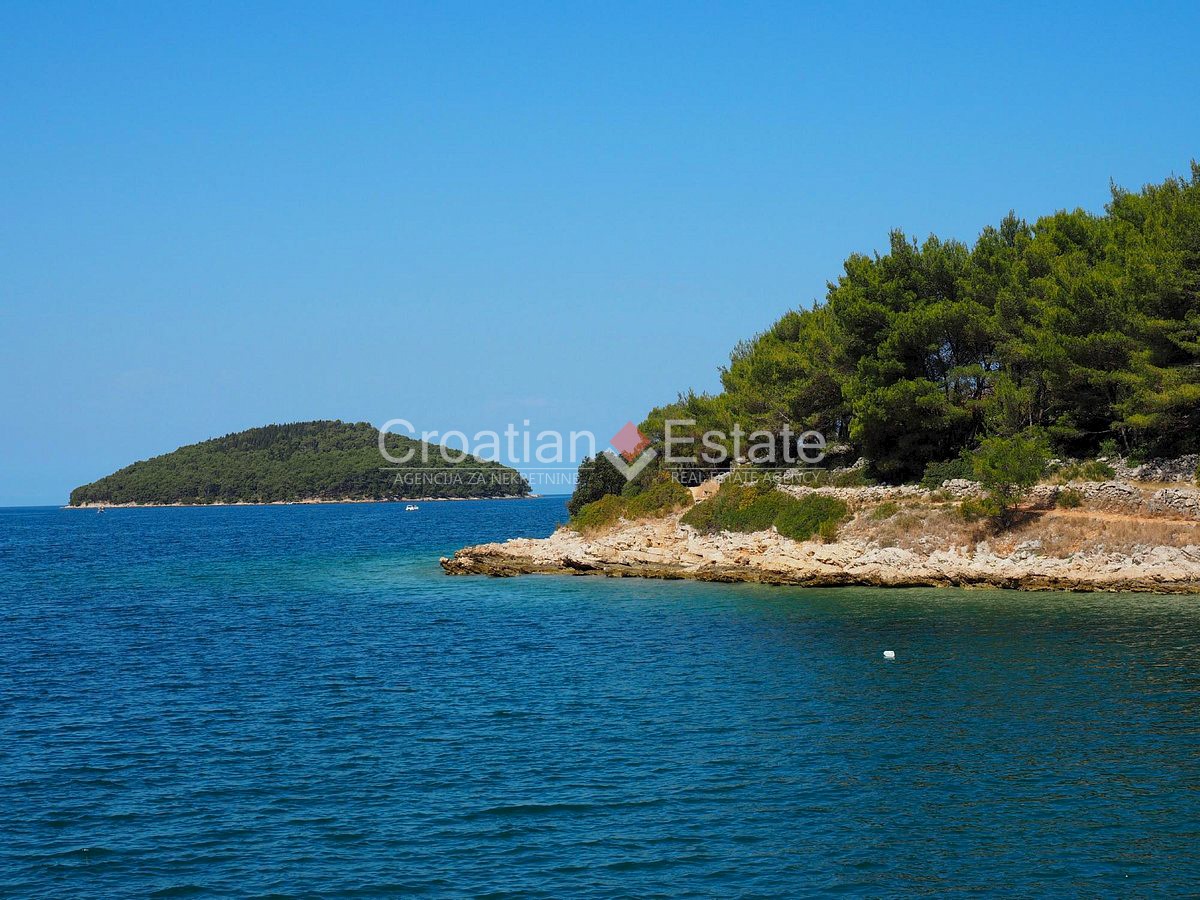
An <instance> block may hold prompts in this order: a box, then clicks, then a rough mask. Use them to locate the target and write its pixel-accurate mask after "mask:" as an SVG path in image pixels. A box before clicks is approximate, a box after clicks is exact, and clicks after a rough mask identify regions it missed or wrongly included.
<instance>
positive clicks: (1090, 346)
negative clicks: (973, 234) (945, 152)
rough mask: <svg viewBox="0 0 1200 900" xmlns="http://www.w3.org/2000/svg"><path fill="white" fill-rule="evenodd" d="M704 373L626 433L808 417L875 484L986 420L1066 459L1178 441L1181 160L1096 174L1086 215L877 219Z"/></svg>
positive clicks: (1192, 186) (1189, 411)
mask: <svg viewBox="0 0 1200 900" xmlns="http://www.w3.org/2000/svg"><path fill="white" fill-rule="evenodd" d="M721 382H722V386H723V390H722V391H721V392H720V393H719V394H716V395H708V394H697V393H687V394H684V395H681V396H680V397H679V399H678V400H677V401H676V402H675V403H672V404H669V405H667V406H663V407H660V408H658V409H655V410H653V411H652V412H651V413H650V415H649V416H648V417H647V419H646V421H645V422H643V423H642V426H641V427H642V431H643V432H644V433H645V434H646V435H647V436H649V437H651V439H653V440H655V441H656V442H660V443H661V441H662V438H663V421H664V420H665V419H667V418H672V419H695V420H696V423H697V424H696V426H695V429H694V431H695V432H696V434H699V433H702V432H704V431H706V430H709V429H720V430H722V431H728V430H729V429H731V428H732V426H733V423H735V422H737V423H740V424H741V425H742V426H743V427H744V428H746V429H750V428H755V429H764V430H768V431H773V432H776V433H777V432H778V430H779V429H781V428H782V427H783V426H784V425H785V424H786V425H789V426H790V427H791V428H792V429H794V430H804V429H807V428H814V429H817V430H819V431H821V432H822V433H824V434H825V436H826V437H827V439H828V440H829V441H830V442H831V443H834V442H840V443H845V444H848V445H850V447H851V448H852V452H853V454H854V455H856V456H862V457H865V458H866V460H867V462H868V471H869V474H870V475H871V476H873V477H874V478H875V479H878V480H880V481H884V482H890V483H899V482H908V481H915V480H917V479H920V478H921V477H922V475H923V474H924V473H925V471H926V468H927V467H928V466H930V465H931V464H933V465H934V466H937V465H938V464H939V463H944V461H947V460H955V459H958V458H960V457H961V456H962V455H963V454H964V452H970V451H971V450H972V449H973V448H975V447H977V446H978V445H979V444H980V442H981V441H982V440H984V439H985V438H988V437H1002V438H1004V437H1015V436H1017V435H1026V436H1028V435H1036V436H1037V438H1038V440H1041V441H1044V442H1045V444H1046V445H1047V446H1048V447H1049V448H1050V450H1051V451H1053V452H1054V453H1056V454H1059V455H1062V456H1065V457H1072V458H1088V457H1093V456H1095V455H1097V454H1099V453H1101V452H1102V451H1103V452H1108V453H1111V452H1113V451H1116V452H1119V453H1121V454H1123V455H1126V456H1132V457H1134V458H1138V457H1144V458H1146V457H1159V456H1171V455H1179V454H1183V453H1189V452H1196V451H1197V450H1198V449H1200V165H1198V164H1196V163H1195V162H1193V163H1192V165H1191V172H1190V176H1189V177H1171V178H1168V179H1166V180H1165V181H1163V182H1162V183H1161V184H1154V185H1149V186H1147V187H1144V188H1143V189H1141V190H1140V191H1128V190H1124V189H1122V188H1119V187H1116V186H1113V187H1112V199H1111V200H1110V201H1109V203H1108V204H1107V205H1106V207H1105V211H1104V212H1103V214H1099V215H1097V214H1093V213H1090V212H1087V211H1085V210H1082V209H1076V210H1074V211H1073V212H1065V211H1064V212H1058V213H1055V214H1053V215H1048V216H1044V217H1042V218H1040V219H1038V220H1037V221H1035V222H1033V223H1029V222H1027V221H1026V220H1024V219H1021V218H1019V217H1018V216H1016V215H1015V214H1013V213H1010V214H1009V215H1007V216H1005V217H1004V218H1003V219H1002V220H1001V221H1000V222H999V224H997V225H995V226H988V227H986V228H984V229H983V231H982V232H981V233H980V235H979V237H978V239H977V240H976V241H975V243H974V244H973V245H970V246H968V245H967V244H964V243H962V242H960V241H956V240H943V239H940V238H938V237H935V236H930V237H929V238H927V239H925V240H924V241H917V240H914V239H912V238H910V237H909V236H907V235H905V234H903V233H902V232H900V231H894V232H892V234H891V241H890V247H889V249H888V251H887V252H886V253H883V254H878V253H877V254H874V255H865V254H859V253H856V254H853V255H851V256H850V257H849V258H848V259H847V260H846V261H845V264H844V271H843V272H842V274H841V275H840V276H839V277H838V278H837V280H836V281H833V282H830V283H829V284H828V290H827V293H826V295H825V298H824V301H823V302H818V303H816V304H815V305H814V306H813V307H812V308H809V309H800V310H796V311H792V312H788V313H787V314H786V315H784V316H783V317H782V318H781V319H780V320H779V321H778V322H776V323H775V324H774V325H773V326H771V327H770V328H769V329H767V330H766V331H765V332H763V333H762V334H759V335H758V336H757V337H754V338H753V339H751V340H748V341H744V342H742V343H740V344H738V345H737V347H735V348H734V350H733V353H732V357H731V359H730V362H729V365H728V366H727V367H725V368H724V369H723V370H722V373H721ZM674 433H678V432H674Z"/></svg>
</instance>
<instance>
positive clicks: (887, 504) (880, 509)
mask: <svg viewBox="0 0 1200 900" xmlns="http://www.w3.org/2000/svg"><path fill="white" fill-rule="evenodd" d="M899 511H900V504H899V503H896V502H895V501H893V500H884V501H883V502H882V503H880V504H879V505H878V506H877V507H875V508H874V509H873V510H871V519H872V520H873V521H876V522H882V521H883V520H884V519H890V518H891V517H892V516H894V515H895V514H896V513H898V512H899Z"/></svg>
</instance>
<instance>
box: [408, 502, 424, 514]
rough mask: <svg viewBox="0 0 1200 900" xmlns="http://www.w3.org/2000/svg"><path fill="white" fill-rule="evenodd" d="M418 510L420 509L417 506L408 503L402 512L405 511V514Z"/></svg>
mask: <svg viewBox="0 0 1200 900" xmlns="http://www.w3.org/2000/svg"><path fill="white" fill-rule="evenodd" d="M420 508H421V507H419V506H417V504H415V503H410V504H408V506H406V507H404V511H405V512H412V511H413V510H416V509H420Z"/></svg>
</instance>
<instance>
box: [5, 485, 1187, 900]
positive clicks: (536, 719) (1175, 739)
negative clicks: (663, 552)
mask: <svg viewBox="0 0 1200 900" xmlns="http://www.w3.org/2000/svg"><path fill="white" fill-rule="evenodd" d="M564 518H565V512H564V509H563V504H562V501H561V500H558V499H545V500H533V501H523V502H513V501H508V502H505V501H491V502H469V503H425V504H422V505H421V509H420V510H419V511H418V512H405V511H404V509H403V507H402V506H400V505H389V504H371V505H346V506H295V507H242V508H208V509H146V510H131V509H113V510H109V511H108V512H106V513H105V514H103V515H97V514H96V513H94V512H91V511H77V510H58V509H3V510H0V895H4V896H14V897H21V896H46V897H56V898H62V897H121V896H147V895H150V896H220V897H233V896H236V897H241V896H265V895H273V896H317V895H320V896H329V897H346V896H355V897H365V896H374V895H383V894H392V895H422V894H423V895H432V896H490V897H509V896H512V897H518V896H520V897H553V898H559V897H574V896H594V897H613V896H638V897H649V896H662V897H684V896H713V897H730V896H761V897H768V896H787V897H793V896H802V895H809V894H823V893H842V894H847V895H870V896H881V895H894V894H909V893H913V894H929V895H933V894H943V893H953V892H971V893H981V894H987V893H1004V894H1013V893H1015V894H1017V895H1030V894H1046V893H1051V894H1058V895H1061V894H1068V895H1070V894H1080V893H1087V894H1094V893H1105V894H1109V893H1115V892H1126V891H1133V892H1135V893H1141V894H1145V893H1149V892H1152V891H1153V892H1170V893H1177V894H1183V893H1193V892H1194V891H1195V890H1196V888H1197V884H1200V861H1198V856H1200V647H1198V646H1197V644H1198V640H1197V638H1198V637H1200V601H1198V600H1197V599H1194V598H1172V597H1155V596H1118V595H1074V594H1018V593H1007V592H962V591H949V590H923V589H921V590H918V589H912V590H890V591H888V590H861V589H849V588H846V589H821V590H803V589H791V588H768V587H757V586H738V585H705V584H693V583H688V582H683V581H674V582H658V581H641V580H634V579H631V580H619V579H597V578H569V577H525V578H512V579H488V578H461V577H460V578H450V577H446V576H444V575H443V574H442V573H441V570H440V569H439V567H438V557H439V555H442V554H446V553H449V552H451V551H453V550H454V549H456V548H457V547H459V546H462V545H464V544H468V543H475V542H478V541H481V540H493V539H501V538H504V537H508V536H514V535H543V534H548V533H549V532H550V531H551V529H552V528H553V526H554V524H555V522H556V521H559V520H561V519H564ZM885 649H890V650H895V651H896V655H897V658H896V660H895V661H892V662H889V661H885V660H884V659H883V657H882V652H883V650H885Z"/></svg>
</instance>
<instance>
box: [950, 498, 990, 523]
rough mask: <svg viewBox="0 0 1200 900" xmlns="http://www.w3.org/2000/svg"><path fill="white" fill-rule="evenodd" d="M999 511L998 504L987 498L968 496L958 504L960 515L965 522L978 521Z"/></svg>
mask: <svg viewBox="0 0 1200 900" xmlns="http://www.w3.org/2000/svg"><path fill="white" fill-rule="evenodd" d="M996 513H997V508H996V505H995V504H994V503H992V502H990V501H989V500H987V499H986V498H982V497H968V498H967V499H966V500H964V501H962V503H960V504H958V515H959V518H961V519H962V520H963V521H964V522H978V521H979V520H980V519H987V518H990V517H992V516H994V515H996Z"/></svg>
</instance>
